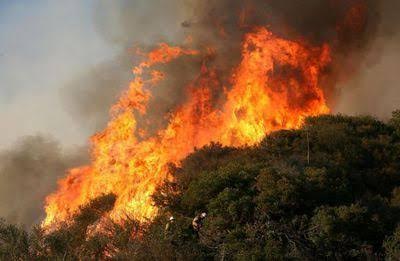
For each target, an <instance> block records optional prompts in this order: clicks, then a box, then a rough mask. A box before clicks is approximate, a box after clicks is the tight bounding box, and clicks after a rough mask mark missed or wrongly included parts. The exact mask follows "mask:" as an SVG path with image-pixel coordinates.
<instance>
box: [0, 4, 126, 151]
mask: <svg viewBox="0 0 400 261" xmlns="http://www.w3.org/2000/svg"><path fill="white" fill-rule="evenodd" d="M94 2H95V0H85V1H80V0H68V1H50V0H48V1H46V0H35V1H31V0H23V1H21V0H19V1H11V0H0V131H1V135H0V147H4V146H7V145H9V144H11V143H12V142H14V141H15V140H16V139H17V138H18V137H20V136H23V135H31V134H36V133H38V132H40V133H44V134H51V135H52V136H54V137H55V138H56V139H58V140H60V141H61V142H63V143H64V144H71V143H75V144H76V143H81V142H83V141H84V140H85V139H86V133H84V132H82V131H81V130H80V127H79V126H78V125H77V123H76V122H74V121H72V119H70V117H69V115H68V114H67V112H66V110H65V104H63V102H62V101H61V100H62V97H61V93H60V89H61V88H62V87H63V86H64V85H65V84H66V82H68V81H69V80H70V79H71V78H74V77H75V75H76V74H78V73H79V72H81V71H82V70H84V69H87V68H90V67H91V66H95V65H96V64H98V63H99V62H101V61H103V60H106V59H108V58H109V57H111V56H113V55H115V53H116V52H117V51H118V50H116V47H115V46H112V45H111V44H110V43H107V42H105V41H104V40H103V38H102V37H100V36H99V35H98V33H97V31H96V30H95V27H94V25H93V17H92V16H93V10H92V9H93V7H92V5H93V3H94Z"/></svg>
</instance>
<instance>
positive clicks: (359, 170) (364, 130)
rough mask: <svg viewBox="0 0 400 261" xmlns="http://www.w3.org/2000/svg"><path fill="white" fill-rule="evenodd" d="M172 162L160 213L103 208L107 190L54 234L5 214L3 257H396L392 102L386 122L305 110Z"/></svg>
mask: <svg viewBox="0 0 400 261" xmlns="http://www.w3.org/2000/svg"><path fill="white" fill-rule="evenodd" d="M170 168H171V173H172V175H173V177H174V179H173V180H174V181H173V182H168V183H166V184H165V185H164V186H162V187H160V188H159V189H158V191H157V193H156V194H155V195H154V203H155V204H156V205H157V206H158V207H159V209H160V212H159V215H158V216H157V217H156V218H155V220H153V221H152V222H149V223H148V224H141V225H139V224H138V223H137V222H136V221H134V220H129V219H128V220H127V221H126V222H125V223H124V224H114V223H113V222H111V221H109V220H105V219H100V217H101V216H102V215H103V213H104V212H106V211H107V210H108V209H110V208H111V207H112V204H113V202H114V200H115V198H114V197H113V195H105V196H104V197H102V198H100V199H98V200H96V201H95V202H92V203H91V204H89V205H88V206H85V207H84V208H83V209H82V211H81V213H80V214H79V215H77V216H76V217H75V219H74V220H73V221H72V222H71V223H70V224H65V225H64V226H61V227H60V228H59V229H57V230H55V231H53V232H51V233H44V232H43V231H41V230H40V229H38V228H36V229H33V230H31V232H29V233H27V232H24V231H23V230H21V229H19V228H18V227H15V226H13V225H8V224H5V223H4V222H3V223H1V225H0V258H1V259H14V260H15V259H22V260H25V259H41V260H47V259H57V258H58V259H60V260H76V259H118V260H176V259H178V260H213V259H217V260H279V259H301V260H321V259H322V260H324V259H328V260H343V259H365V258H367V257H374V258H377V257H386V258H388V259H390V258H392V260H396V259H398V258H400V113H399V112H395V113H394V114H393V118H392V119H391V120H390V121H389V122H388V123H384V122H381V121H378V120H376V119H374V118H371V117H347V116H340V115H339V116H319V117H314V118H309V119H307V121H306V122H305V124H304V127H303V128H301V129H299V130H285V131H279V132H275V133H272V134H270V135H268V136H266V137H265V139H264V140H263V141H262V142H261V143H260V144H258V145H257V146H253V147H243V148H229V147H223V146H221V145H219V144H210V145H208V146H206V147H204V148H202V149H199V150H196V151H195V152H194V153H193V154H191V155H189V156H188V157H187V158H186V159H184V160H183V161H182V164H181V165H180V166H172V165H171V166H170ZM200 212H206V213H207V214H208V215H207V218H206V219H205V222H204V226H203V227H202V229H201V230H200V233H199V234H196V233H194V232H193V230H192V229H191V221H192V219H193V217H194V216H195V215H196V214H198V213H200ZM170 216H173V217H174V218H175V221H174V222H173V223H171V224H170V225H169V227H168V229H167V230H166V229H165V226H166V224H167V223H168V219H169V217H170ZM98 226H101V227H103V229H102V230H101V231H102V232H101V233H98V232H96V227H98Z"/></svg>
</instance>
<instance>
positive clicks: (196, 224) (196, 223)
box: [192, 212, 207, 234]
mask: <svg viewBox="0 0 400 261" xmlns="http://www.w3.org/2000/svg"><path fill="white" fill-rule="evenodd" d="M206 217H207V214H206V213H205V212H203V213H201V214H199V215H197V216H195V218H194V219H193V221H192V228H193V230H194V231H195V232H196V234H198V233H199V231H200V229H201V227H202V226H203V222H204V219H205V218H206Z"/></svg>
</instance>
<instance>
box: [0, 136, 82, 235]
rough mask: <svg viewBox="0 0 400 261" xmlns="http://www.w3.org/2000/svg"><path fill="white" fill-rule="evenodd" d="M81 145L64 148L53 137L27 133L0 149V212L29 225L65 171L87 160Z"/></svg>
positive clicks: (40, 213) (36, 219)
mask: <svg viewBox="0 0 400 261" xmlns="http://www.w3.org/2000/svg"><path fill="white" fill-rule="evenodd" d="M86 155H87V152H86V150H85V149H83V148H74V149H71V150H70V151H64V150H62V149H61V147H60V145H59V144H58V143H57V142H56V141H55V140H54V139H52V138H50V137H46V136H43V135H37V136H26V137H23V138H21V139H20V140H18V141H17V142H16V144H15V145H14V146H13V147H12V148H10V149H8V150H4V151H0V216H1V217H4V218H6V220H7V221H9V222H13V223H20V224H24V225H26V226H28V227H30V226H31V225H33V224H36V223H39V222H40V221H41V220H42V218H43V216H44V211H43V204H44V199H45V197H46V196H47V195H48V194H49V193H50V192H52V191H53V190H54V189H55V188H56V184H57V180H58V179H59V178H60V177H61V176H63V175H64V173H65V171H66V170H67V169H68V168H70V167H72V166H76V165H77V164H83V163H84V162H85V161H87V158H86V157H87V156H86Z"/></svg>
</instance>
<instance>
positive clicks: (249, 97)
mask: <svg viewBox="0 0 400 261" xmlns="http://www.w3.org/2000/svg"><path fill="white" fill-rule="evenodd" d="M199 54H200V52H198V51H194V50H185V49H181V48H179V47H170V46H168V45H166V44H162V45H160V48H158V49H156V50H154V51H152V52H151V53H149V54H148V55H147V59H146V61H145V62H143V63H142V64H140V65H139V66H137V67H136V68H135V69H134V70H133V72H134V74H135V79H134V80H133V81H132V82H131V84H130V86H129V89H128V90H127V91H126V92H125V93H123V94H122V96H121V98H120V100H119V101H118V102H117V104H116V105H114V106H113V108H112V109H111V121H110V122H109V124H108V126H107V127H106V129H105V130H104V131H102V132H100V133H98V134H96V135H94V136H93V137H92V139H91V142H92V163H91V165H90V166H86V167H82V168H77V169H72V170H70V171H69V174H68V176H67V177H66V178H64V179H62V180H61V181H60V182H59V187H58V190H57V191H56V192H55V193H53V194H51V195H49V196H48V197H47V200H46V208H45V209H46V213H47V217H46V219H45V220H44V222H43V225H44V226H49V225H54V224H58V223H59V222H62V221H66V220H68V218H69V217H70V216H71V215H72V214H73V213H75V212H76V211H78V210H79V207H80V206H82V205H84V204H86V203H88V202H89V201H90V200H91V199H94V198H96V197H98V196H100V195H102V194H104V193H114V194H116V195H117V201H116V203H115V206H114V209H113V210H112V211H111V213H110V216H111V218H112V219H114V220H116V221H119V220H121V219H123V218H124V217H125V216H126V215H129V216H132V217H134V218H137V219H139V220H145V219H151V218H153V217H154V216H155V215H156V213H157V209H156V207H155V206H153V205H152V202H151V195H152V193H153V192H154V191H155V189H156V187H157V186H159V185H161V184H162V183H163V182H164V181H165V180H166V179H167V178H168V169H167V165H168V163H170V162H172V163H175V164H179V161H180V160H181V159H183V158H184V157H185V156H186V155H188V154H189V153H191V152H192V151H193V149H194V148H195V147H202V146H204V145H206V144H208V143H210V142H211V141H215V142H220V143H222V144H223V145H229V146H243V145H246V144H248V145H252V144H255V143H257V142H259V141H260V140H261V139H262V138H263V137H264V136H265V134H266V133H269V132H271V131H274V130H279V129H292V128H298V127H299V126H300V125H301V124H302V122H303V120H304V118H305V117H307V116H310V115H318V114H323V113H328V112H329V109H328V107H327V105H326V102H325V98H324V94H323V91H322V88H321V86H319V81H320V77H321V74H322V70H324V68H325V67H326V66H328V65H329V63H330V50H329V47H328V46H322V47H308V46H307V45H306V44H302V43H299V42H294V41H289V40H285V39H281V38H278V37H276V36H275V35H273V34H272V33H271V32H269V31H268V30H267V29H266V28H258V29H256V30H255V31H254V32H252V33H248V34H247V35H246V36H245V38H244V40H243V46H242V60H241V62H240V64H239V65H238V66H237V68H236V69H234V70H233V73H232V76H231V87H230V88H229V89H227V88H224V92H225V93H224V94H225V97H224V98H225V99H224V101H223V104H222V105H221V106H215V105H214V104H215V102H214V101H213V100H214V98H213V97H214V95H213V94H214V93H215V92H220V89H221V87H220V83H219V81H218V74H217V71H216V70H214V69H213V68H208V67H207V65H206V63H204V64H203V66H202V69H201V73H200V75H199V76H198V78H197V79H195V80H194V81H193V82H192V84H191V85H190V86H188V88H187V100H186V102H184V103H183V104H182V105H180V106H179V107H177V108H176V110H175V112H174V113H173V114H172V115H170V118H169V123H168V125H167V126H166V128H165V129H162V130H159V131H158V133H157V134H156V135H153V136H151V137H149V138H146V139H143V140H141V139H140V133H142V132H143V131H144V130H138V129H137V118H136V117H135V113H140V114H146V108H147V103H148V101H149V100H150V99H151V91H150V88H151V86H154V85H156V84H157V82H159V81H162V79H163V78H164V74H163V73H162V72H159V71H154V70H153V71H152V70H151V67H152V66H153V65H156V64H163V63H168V62H170V61H171V60H173V59H176V58H178V57H180V56H184V55H186V56H190V55H199ZM146 72H147V73H146ZM216 107H219V108H216ZM136 133H139V135H138V136H137V135H136Z"/></svg>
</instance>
